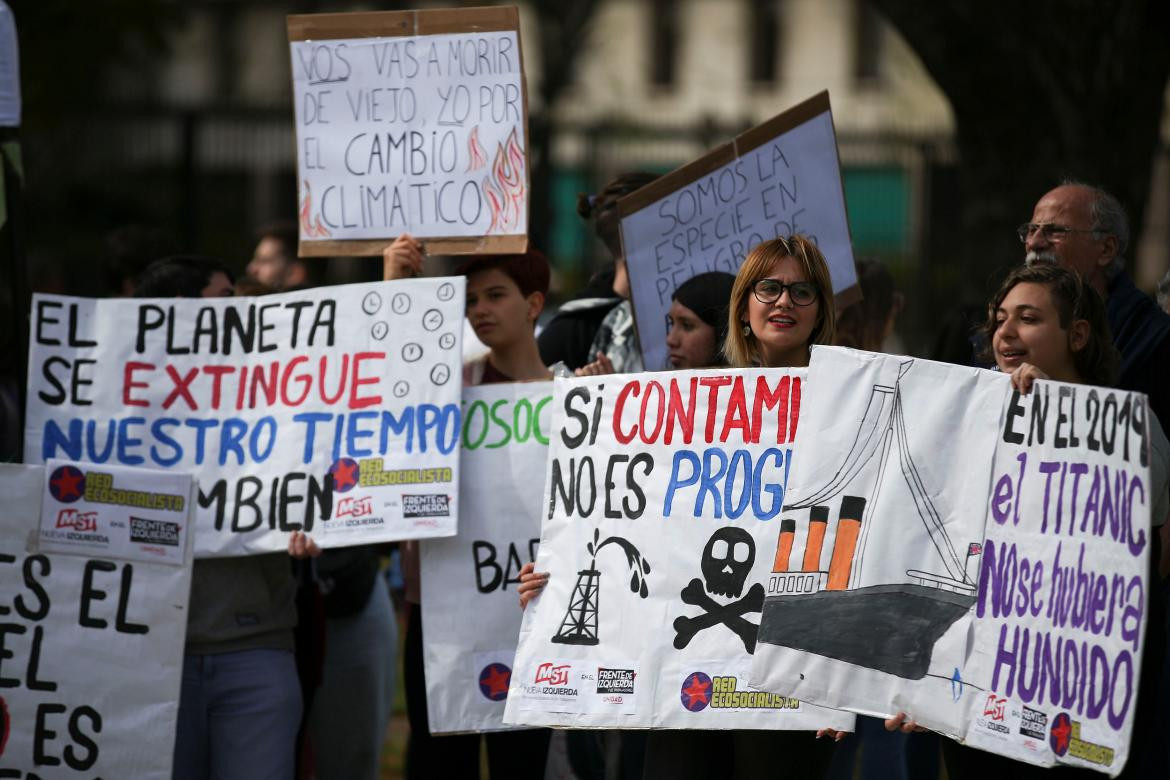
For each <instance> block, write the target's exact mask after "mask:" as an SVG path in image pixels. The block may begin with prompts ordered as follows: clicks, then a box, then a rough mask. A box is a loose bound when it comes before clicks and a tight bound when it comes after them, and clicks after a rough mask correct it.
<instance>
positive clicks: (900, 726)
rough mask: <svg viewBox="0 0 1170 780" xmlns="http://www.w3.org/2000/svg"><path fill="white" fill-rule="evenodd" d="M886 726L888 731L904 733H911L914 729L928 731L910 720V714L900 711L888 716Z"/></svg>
mask: <svg viewBox="0 0 1170 780" xmlns="http://www.w3.org/2000/svg"><path fill="white" fill-rule="evenodd" d="M885 726H886V731H901V732H902V733H903V734H910V733H911V732H914V731H926V729H924V728H923V727H922V726H919V725H918V724H917V723H915V722H914V721H912V720H910V718H909V716H908V715H906V713H904V712H899V713H898V714H897V715H895V716H894V717H892V718H886V720H885Z"/></svg>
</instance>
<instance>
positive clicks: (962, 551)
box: [760, 360, 982, 680]
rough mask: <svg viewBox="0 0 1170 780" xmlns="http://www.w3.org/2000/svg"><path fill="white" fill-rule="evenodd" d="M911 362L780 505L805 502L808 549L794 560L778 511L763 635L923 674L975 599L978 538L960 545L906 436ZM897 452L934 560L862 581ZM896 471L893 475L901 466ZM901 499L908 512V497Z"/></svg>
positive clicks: (789, 526) (789, 529) (789, 533)
mask: <svg viewBox="0 0 1170 780" xmlns="http://www.w3.org/2000/svg"><path fill="white" fill-rule="evenodd" d="M912 364H913V361H912V360H907V361H905V362H903V363H901V364H900V365H899V367H898V376H897V379H896V380H895V382H894V384H893V385H892V386H890V385H874V386H873V388H872V391H871V393H870V396H869V401H868V403H867V405H866V409H865V414H864V415H863V417H862V420H861V423H860V424H859V426H858V429H857V434H856V436H855V438H854V441H853V444H852V446H851V447H850V449H849V451H848V452H847V453H846V455H845V457H844V459H843V461H842V463H841V465H840V466H839V467H838V468H837V470H836V471H835V473H834V474H833V475H832V477H831V478H830V479H829V480H828V482H827V483H826V484H825V485H823V486H822V487H820V488H819V489H816V490H813V491H811V492H809V493H808V494H807V498H804V499H802V500H799V501H798V502H796V503H794V504H791V505H786V506H785V507H784V511H785V512H786V513H788V512H801V511H805V510H807V511H808V532H807V537H806V539H805V546H804V555H803V559H802V560H801V561H799V562H795V561H792V560H790V558H791V553H792V549H793V543H794V541H795V532H796V521H795V519H793V518H792V517H786V518H782V519H781V525H780V538H779V541H778V544H777V546H776V557H775V562H774V564H773V567H772V571H773V573H772V575H771V577H770V578H769V588H768V591H769V595H768V597H767V598H766V599H765V602H764V610H763V618H762V621H761V627H760V641H761V642H767V643H769V644H773V645H779V646H782V647H790V648H793V649H796V650H802V651H806V652H810V653H814V654H817V655H822V656H827V657H829V658H835V659H837V660H840V661H845V662H848V663H851V664H855V665H857V666H862V667H867V668H871V669H877V670H879V671H882V672H886V673H888V674H892V675H896V676H898V677H903V678H906V679H914V680H917V679H921V678H923V677H924V676H926V674H927V672H928V670H929V668H930V660H931V654H932V652H933V649H934V645H935V643H936V642H937V641H938V640H939V638H940V637H941V636H942V635H943V634H944V633H945V632H946V631H947V629H949V628H950V627H951V625H952V624H954V622H955V621H956V620H958V619H959V618H960V617H961V616H962V615H963V614H964V613H966V612H967V611H968V610H969V609H970V608H971V606H972V605H973V604H974V602H975V579H974V578H973V577H972V576H971V574H970V573H969V569H970V568H971V563H972V559H973V558H974V557H975V556H978V555H979V554H980V553H981V552H982V545H981V544H979V543H977V542H974V543H967V544H965V545H963V546H961V547H959V548H956V546H955V544H954V541H953V540H952V538H951V536H950V534H948V532H947V528H946V526H945V524H944V522H943V519H942V516H940V514H939V511H938V508H937V507H936V503H939V502H941V499H940V498H937V493H936V494H935V495H936V498H934V499H932V498H931V491H930V490H929V489H928V486H927V484H926V483H925V481H924V479H923V475H922V473H921V471H920V469H919V468H918V467H917V466H916V465H915V463H914V459H913V457H912V456H911V452H910V448H909V445H908V441H907V436H906V420H905V410H904V408H903V404H902V393H901V388H900V383H901V380H902V378H903V377H905V375H906V373H907V372H908V371H909V370H910V367H911V366H912ZM894 453H896V461H897V462H896V466H895V467H896V468H898V469H899V470H900V471H901V476H902V478H903V479H904V481H905V484H906V487H907V488H908V490H909V493H910V495H911V496H912V497H913V514H916V515H917V517H918V519H919V520H920V521H921V524H922V527H923V529H924V530H925V531H926V533H927V535H928V536H929V540H930V542H931V545H930V547H928V548H927V549H928V550H930V549H933V553H935V554H936V555H934V556H932V557H933V558H934V560H933V561H932V562H931V563H930V564H922V563H920V564H919V565H921V566H923V567H924V568H923V569H916V568H907V569H905V570H904V575H905V579H904V580H903V581H898V582H889V583H880V584H868V585H862V584H861V572H862V567H863V564H864V561H865V551H866V541H867V539H868V535H869V531H870V529H871V527H872V526H873V517H872V513H873V511H874V508H875V507H876V505H877V499H878V496H879V493H880V492H881V490H882V487H883V485H887V484H889V483H886V482H885V479H886V470H887V468H888V467H889V466H890V456H891V454H894ZM875 459H876V472H877V473H876V479H873V480H872V481H871V480H870V479H867V478H865V477H864V476H863V472H864V471H866V469H867V467H868V466H870V464H872V463H874V461H875ZM872 472H873V468H870V469H869V472H868V473H872ZM892 476H893V479H895V480H896V479H897V475H896V473H895V474H894V475H892ZM867 488H868V489H867ZM834 504H836V506H837V526H836V530H835V533H834V534H833V549H832V553H831V555H830V558H829V565H828V569H827V570H822V569H821V558H822V552H823V545H824V541H825V537H826V535H827V534H826V532H827V531H828V525H829V516H830V512H831V510H832V508H833V506H834ZM905 509H906V511H907V515H908V517H907V521H909V520H910V517H909V515H910V514H911V512H910V511H909V510H910V507H909V506H908V505H907V506H906V508H905ZM886 522H889V519H888V518H887V519H886ZM977 562H978V561H977V560H976V564H977ZM797 563H799V565H796V564H797ZM925 569H931V570H930V571H927V570H925ZM975 571H976V572H977V571H978V569H977V566H976V567H975ZM841 626H848V627H849V630H841V628H840V627H841Z"/></svg>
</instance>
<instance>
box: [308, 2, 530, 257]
mask: <svg viewBox="0 0 1170 780" xmlns="http://www.w3.org/2000/svg"><path fill="white" fill-rule="evenodd" d="M358 17H360V18H358ZM465 17H466V18H465ZM473 17H474V18H473ZM479 17H483V20H484V24H477V21H476V20H477V18H479ZM289 29H290V37H293V40H290V42H289V50H290V55H291V58H292V74H293V97H294V106H295V112H296V136H297V169H298V172H299V183H298V191H299V221H300V236H301V242H302V253H305V254H320V252H317V251H316V250H314V248H313V245H314V244H322V243H323V242H338V241H353V240H359V241H360V240H367V241H369V240H377V241H380V242H381V243H382V244H385V243H386V241H385V240H386V239H389V238H392V237H394V236H397V235H399V234H401V233H410V234H411V235H413V236H415V237H416V238H476V237H501V236H513V237H519V238H520V239H523V237H524V236H525V234H526V233H527V229H528V161H527V139H526V122H527V110H526V96H525V85H524V69H523V62H522V59H521V52H520V33H519V16H518V14H517V12H516V9H515V8H489V9H468V10H467V12H466V13H462V14H460V15H458V16H454V17H453V16H452V15H451V14H450V13H448V12H445V11H437V12H435V11H432V12H427V11H405V12H389V13H371V14H323V15H317V16H312V15H309V16H294V17H290V20H289ZM297 38H303V40H298V39H297ZM367 248H369V250H370V253H376V251H380V246H378V245H376V244H375V243H370V244H368V245H367ZM480 249H481V251H482V249H483V247H481V248H480ZM375 250H376V251H375ZM464 251H472V246H471V244H468V248H467V249H465V250H464ZM513 251H515V250H513Z"/></svg>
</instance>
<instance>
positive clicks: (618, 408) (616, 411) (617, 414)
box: [613, 381, 642, 444]
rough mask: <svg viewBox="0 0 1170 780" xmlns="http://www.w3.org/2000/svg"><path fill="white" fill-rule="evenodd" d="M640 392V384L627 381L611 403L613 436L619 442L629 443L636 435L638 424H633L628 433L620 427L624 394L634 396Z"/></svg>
mask: <svg viewBox="0 0 1170 780" xmlns="http://www.w3.org/2000/svg"><path fill="white" fill-rule="evenodd" d="M641 392H642V385H641V384H640V383H639V382H637V381H634V382H628V383H626V385H625V387H623V388H622V389H621V392H619V393H618V397H617V402H615V403H614V405H613V436H614V438H615V439H617V440H618V442H620V443H621V444H629V443H630V442H632V441H633V440H634V437H635V436H637V435H638V426H637V425H635V426H634V427H633V429H631V430H630V432H629V433H625V432H624V431H622V429H621V422H622V409H624V408H625V406H626V396H628V395H631V394H633V396H634V397H635V398H637V397H638V395H639V394H640V393H641Z"/></svg>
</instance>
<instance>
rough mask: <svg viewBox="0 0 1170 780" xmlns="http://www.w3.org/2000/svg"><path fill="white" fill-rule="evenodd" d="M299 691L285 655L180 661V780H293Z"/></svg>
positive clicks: (251, 653)
mask: <svg viewBox="0 0 1170 780" xmlns="http://www.w3.org/2000/svg"><path fill="white" fill-rule="evenodd" d="M300 722H301V687H300V683H299V682H298V681H297V669H296V662H295V660H294V659H293V654H292V652H291V651H288V650H241V651H239V652H235V653H217V654H214V655H187V656H184V657H183V687H182V691H181V693H180V695H179V725H178V729H177V733H176V734H175V766H174V772H173V776H174V778H175V780H237V779H238V780H264V779H270V780H291V779H292V777H293V772H294V752H295V750H296V737H297V728H298V727H299V726H300Z"/></svg>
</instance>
